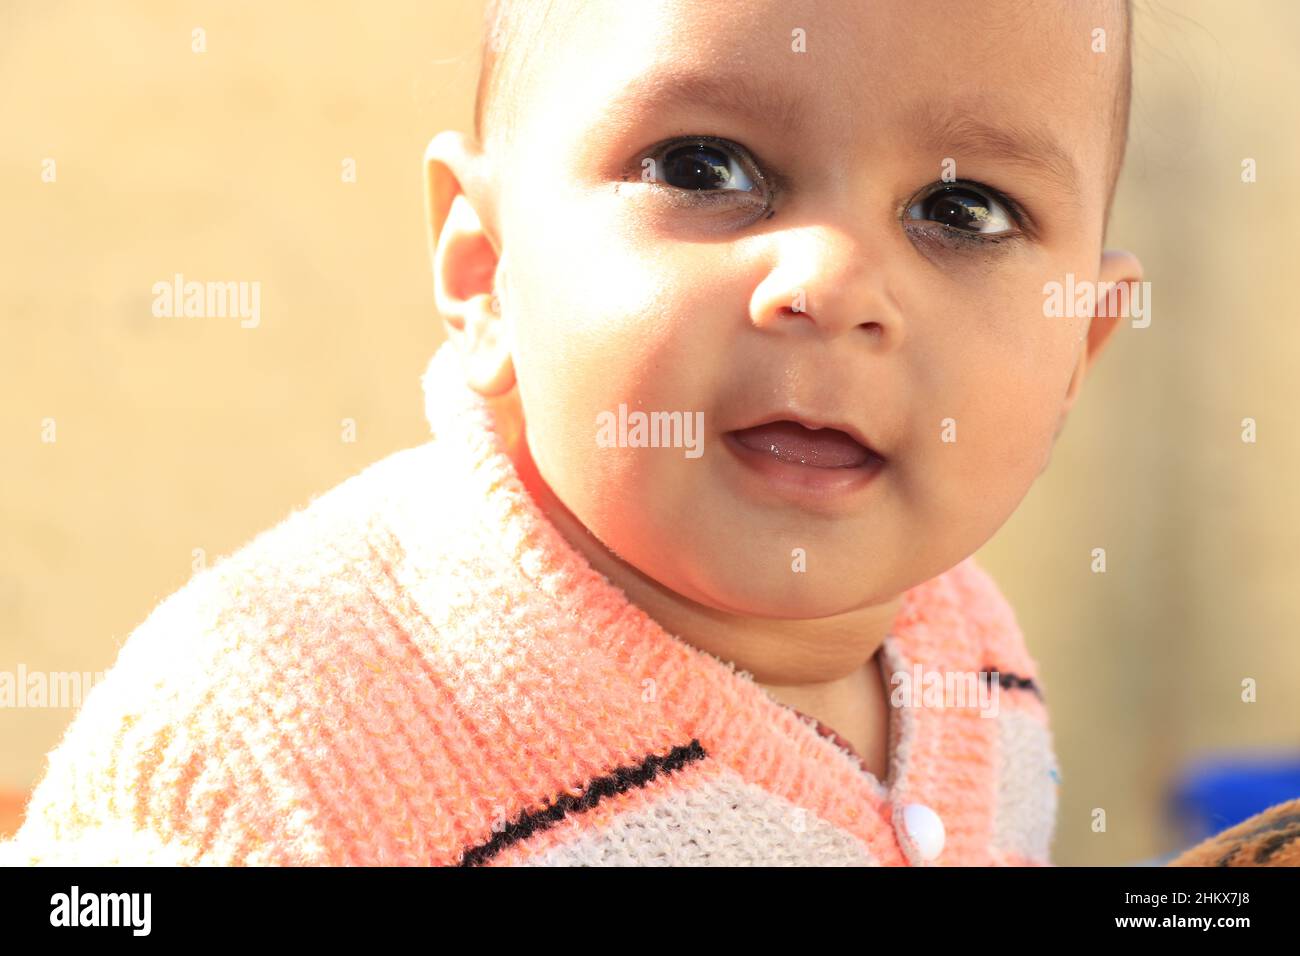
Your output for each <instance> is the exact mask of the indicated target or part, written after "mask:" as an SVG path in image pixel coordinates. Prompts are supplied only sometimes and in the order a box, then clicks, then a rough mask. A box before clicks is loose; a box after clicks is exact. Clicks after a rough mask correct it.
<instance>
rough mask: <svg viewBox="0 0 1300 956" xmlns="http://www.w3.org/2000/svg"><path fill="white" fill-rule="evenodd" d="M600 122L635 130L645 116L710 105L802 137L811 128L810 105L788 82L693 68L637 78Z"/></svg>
mask: <svg viewBox="0 0 1300 956" xmlns="http://www.w3.org/2000/svg"><path fill="white" fill-rule="evenodd" d="M613 104H614V105H613V106H612V108H611V109H610V111H609V113H608V114H607V116H606V117H605V118H604V119H603V120H602V127H604V126H605V125H606V121H607V122H608V124H609V125H610V126H612V127H613V128H615V129H622V128H625V127H628V126H632V125H633V124H635V122H636V117H637V116H638V115H640V114H642V113H647V112H671V111H673V110H677V109H684V108H688V107H690V108H695V109H698V108H700V107H701V106H707V107H709V108H710V109H712V110H714V111H715V112H719V113H728V114H735V115H739V116H743V117H745V118H747V119H750V120H753V121H755V122H760V121H761V122H764V123H772V124H775V125H777V126H778V127H780V128H781V129H783V130H787V131H788V132H790V133H791V134H793V135H795V136H798V135H799V134H800V132H801V131H802V130H804V129H805V127H806V124H807V113H808V109H809V107H808V104H807V103H805V102H804V101H803V99H802V98H801V97H800V96H799V95H798V94H797V93H796V92H795V91H794V89H793V88H792V87H791V86H790V85H789V84H782V83H773V82H770V81H768V80H766V79H763V78H759V77H751V76H748V75H745V74H739V75H736V76H722V75H720V74H718V73H714V72H710V71H707V70H700V69H695V68H690V67H681V68H671V69H662V70H656V71H653V72H650V73H645V74H643V75H641V76H638V77H636V78H635V79H633V80H632V81H631V82H629V83H628V84H627V85H626V86H625V87H624V88H623V89H622V91H621V92H620V93H619V94H618V95H617V96H615V97H614V98H613Z"/></svg>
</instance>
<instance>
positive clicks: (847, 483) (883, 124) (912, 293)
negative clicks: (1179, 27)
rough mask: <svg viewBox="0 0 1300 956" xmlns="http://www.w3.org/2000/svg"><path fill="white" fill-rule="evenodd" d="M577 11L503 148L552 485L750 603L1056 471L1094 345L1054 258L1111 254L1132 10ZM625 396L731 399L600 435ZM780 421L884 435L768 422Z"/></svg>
mask: <svg viewBox="0 0 1300 956" xmlns="http://www.w3.org/2000/svg"><path fill="white" fill-rule="evenodd" d="M558 16H560V17H561V18H562V19H561V21H560V22H559V23H557V24H554V25H552V26H551V27H549V28H548V29H547V31H546V40H545V45H544V46H543V47H540V48H537V49H535V50H533V51H532V53H531V65H529V66H528V67H527V68H526V79H525V84H526V86H521V87H520V88H518V89H516V90H514V91H511V92H509V93H507V94H506V95H508V96H511V97H513V98H515V99H516V100H517V102H516V104H515V108H517V109H518V110H519V114H518V118H517V120H516V122H517V126H516V128H515V132H514V135H513V138H512V139H511V140H510V141H509V146H508V148H507V149H506V150H504V152H503V153H502V155H499V156H498V157H496V159H495V163H496V165H495V167H494V168H495V169H496V172H495V176H496V177H497V179H496V183H497V188H498V190H499V193H498V196H499V224H500V240H501V244H502V258H501V261H500V265H499V267H498V270H497V276H496V279H497V282H498V284H499V290H500V293H501V300H502V306H503V312H502V321H503V323H504V328H505V331H506V336H505V338H506V341H507V342H508V345H509V349H510V353H511V356H512V359H513V363H514V372H515V377H516V381H517V383H518V389H519V392H518V399H519V402H520V403H521V406H522V410H523V415H524V421H525V428H526V435H527V441H528V447H529V449H530V452H531V455H532V457H533V460H534V461H535V463H536V465H537V468H538V471H539V472H540V474H541V475H542V477H543V478H545V480H546V482H547V483H548V484H549V485H550V487H551V489H552V490H553V491H554V492H555V494H556V496H558V498H559V499H560V500H561V501H562V502H563V503H564V504H565V505H566V506H567V508H568V509H569V511H571V512H572V513H573V514H574V515H576V516H577V518H579V519H580V520H581V521H582V522H583V524H585V525H586V527H587V528H588V529H590V530H591V532H592V533H593V534H594V535H595V536H596V537H598V538H599V539H600V540H601V541H602V542H603V543H604V544H605V545H606V546H607V547H608V548H609V549H610V550H612V551H613V552H614V553H616V554H617V555H618V556H619V557H621V558H622V559H623V560H624V561H626V562H628V563H629V564H631V565H632V566H634V567H635V568H637V569H638V570H639V571H640V572H641V573H642V574H644V575H645V576H647V577H649V578H651V579H653V580H655V581H657V582H659V583H660V584H661V585H663V586H664V587H666V588H670V589H671V590H673V591H675V592H677V593H678V594H680V595H682V596H685V597H687V598H690V599H692V600H694V601H697V602H700V603H703V604H705V605H708V606H710V607H713V608H717V609H720V610H724V611H731V612H737V613H744V614H749V615H759V616H768V617H778V618H813V617H824V616H828V615H832V614H837V613H841V612H845V611H849V610H852V609H855V608H859V607H865V606H867V605H870V604H873V603H879V602H883V601H886V600H889V599H890V598H892V597H893V596H895V595H897V594H898V593H900V592H901V591H902V590H904V589H906V588H908V587H911V586H913V585H915V584H917V583H919V582H921V581H924V580H927V579H929V578H931V577H933V576H934V575H936V574H938V573H941V572H942V571H944V570H946V569H947V568H949V567H951V566H953V565H954V564H956V563H957V562H959V561H960V560H962V559H963V558H964V557H966V556H967V555H969V554H971V553H973V552H974V551H975V550H976V549H978V548H979V547H980V546H981V545H982V544H983V543H984V542H985V541H986V540H988V538H990V537H991V536H992V534H993V533H994V532H995V531H996V530H997V529H998V528H999V527H1000V526H1001V525H1002V524H1003V523H1004V522H1005V521H1006V519H1007V518H1008V517H1009V516H1010V515H1011V513H1012V512H1013V511H1014V510H1015V508H1016V507H1017V505H1018V504H1019V503H1020V501H1021V500H1022V498H1023V497H1024V495H1025V494H1026V492H1027V491H1028V490H1029V488H1030V486H1031V485H1032V483H1033V481H1034V479H1035V478H1036V477H1037V476H1038V474H1039V473H1040V471H1041V470H1042V469H1043V467H1044V466H1045V464H1046V462H1047V460H1048V457H1049V454H1050V451H1051V447H1052V444H1053V439H1054V435H1055V432H1056V429H1057V427H1058V424H1059V422H1060V420H1061V416H1062V414H1063V410H1064V409H1065V408H1066V407H1067V402H1066V396H1067V390H1068V388H1069V386H1070V383H1071V378H1072V374H1073V373H1074V372H1075V370H1076V368H1077V367H1078V366H1079V364H1080V356H1081V350H1082V349H1085V347H1086V345H1087V342H1086V333H1087V331H1088V318H1087V317H1086V316H1074V315H1071V316H1066V317H1054V318H1047V317H1045V316H1044V285H1045V283H1048V282H1053V281H1055V282H1064V281H1065V277H1066V276H1067V274H1069V273H1073V274H1074V277H1075V280H1076V281H1078V282H1083V281H1093V280H1097V279H1098V278H1099V272H1098V269H1099V259H1100V255H1101V242H1102V238H1103V236H1102V233H1103V217H1104V207H1105V202H1106V194H1107V187H1108V173H1109V168H1110V167H1109V162H1110V156H1111V150H1112V149H1113V147H1114V136H1115V135H1116V134H1115V131H1114V130H1113V129H1112V128H1111V123H1112V120H1111V116H1112V109H1113V106H1114V101H1115V97H1116V90H1117V83H1118V79H1117V78H1118V74H1119V68H1120V62H1121V54H1122V44H1123V29H1122V28H1123V21H1122V19H1121V16H1120V12H1119V9H1118V5H1114V4H1109V3H1104V4H1090V3H1069V4H1056V3H1029V2H1023V0H1021V2H1002V0H944V2H942V3H938V2H934V3H928V2H914V0H906V2H896V3H855V2H844V3H812V4H799V5H796V6H792V5H791V4H789V3H787V2H783V0H744V2H738V0H731V2H728V3H722V4H712V3H700V2H698V0H656V2H638V3H623V2H595V3H592V2H588V3H582V4H575V3H561V4H559V8H558ZM1097 27H1104V28H1105V29H1106V31H1107V35H1108V39H1107V47H1108V49H1109V51H1110V52H1108V53H1098V52H1094V49H1093V47H1094V40H1095V37H1094V33H1093V31H1094V29H1095V28H1097ZM1047 143H1054V144H1055V145H1056V147H1057V148H1058V149H1059V154H1058V155H1052V154H1049V153H1044V152H1035V150H1039V149H1040V148H1041V146H1042V145H1043V144H1047ZM1013 147H1017V148H1021V149H1023V150H1024V151H1025V152H1024V154H1023V155H1013V153H1012V148H1013ZM646 160H650V161H651V163H650V164H649V165H647V164H646V162H645V161H646ZM945 174H947V175H946V177H945ZM946 180H951V181H946ZM936 194H938V195H936ZM945 224H946V225H945ZM1100 278H1104V277H1100ZM621 404H622V405H625V406H627V408H628V410H629V412H632V411H641V412H645V413H653V412H679V413H683V415H684V416H685V417H686V418H689V419H691V420H692V423H694V420H696V419H697V417H698V416H697V415H696V413H698V412H702V413H703V419H702V421H703V434H702V436H697V440H699V441H700V446H699V447H700V448H701V453H700V454H698V456H696V455H695V453H694V452H693V451H691V449H689V448H684V447H675V448H674V447H630V446H625V445H621V444H615V445H613V446H612V447H610V446H606V445H602V443H601V442H600V441H599V440H598V439H599V438H600V436H601V433H602V429H601V425H600V423H601V419H602V416H603V415H604V416H613V417H614V419H613V420H614V421H615V423H616V422H617V416H618V411H619V406H620V405H621ZM772 419H791V420H794V419H800V420H803V422H804V423H805V424H813V425H817V424H820V425H828V426H838V427H839V428H841V429H843V430H845V431H847V432H850V433H856V437H857V438H858V439H859V440H863V439H865V441H866V442H867V443H868V444H869V446H870V448H871V449H874V451H875V452H876V453H877V454H878V456H879V458H877V457H876V456H873V455H870V454H868V453H867V452H866V451H865V450H863V449H862V448H860V447H857V446H855V445H854V444H852V443H850V442H847V441H845V440H843V439H842V438H839V439H838V440H826V439H828V436H830V437H831V438H834V437H836V436H831V433H829V432H826V431H823V432H822V433H821V435H818V434H817V433H816V432H803V431H802V430H801V429H800V428H799V427H797V426H793V425H785V426H778V427H777V428H776V429H774V430H771V431H764V430H757V431H751V432H748V433H747V434H748V436H749V437H748V439H746V438H745V437H744V436H745V434H746V433H744V432H741V430H743V429H746V428H747V427H748V426H752V425H755V424H756V423H760V422H763V421H766V420H772ZM629 421H630V423H631V420H629ZM738 432H740V434H737V433H738ZM610 434H611V433H610V432H609V431H606V432H605V436H606V437H608V436H609V435H610ZM613 434H615V436H616V437H617V436H618V435H619V433H618V432H617V425H615V431H614V433H613ZM628 438H629V440H635V439H634V437H633V436H631V435H629V436H628ZM738 439H739V440H738ZM746 444H748V445H752V446H759V447H758V450H755V449H754V448H747V447H745V446H746ZM773 446H775V450H773ZM763 448H766V449H767V450H766V451H765V450H762V449H763ZM688 452H690V453H689V454H688ZM841 456H842V457H841ZM792 458H793V459H803V461H804V462H805V463H800V462H799V461H798V460H796V461H789V460H783V459H792ZM812 458H816V459H817V461H815V462H814V461H811V460H810V459H812ZM881 459H883V461H881ZM833 464H843V465H845V467H819V465H823V466H824V465H833ZM1086 480H1087V477H1086V476H1080V481H1086ZM796 549H801V551H796ZM800 554H802V555H803V556H804V558H803V561H804V566H805V567H806V570H805V571H802V572H800V571H797V570H795V568H797V567H799V555H800Z"/></svg>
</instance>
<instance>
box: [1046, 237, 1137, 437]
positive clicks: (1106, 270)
mask: <svg viewBox="0 0 1300 956" xmlns="http://www.w3.org/2000/svg"><path fill="white" fill-rule="evenodd" d="M1141 281H1142V263H1141V262H1139V261H1138V257H1137V256H1135V255H1133V253H1131V252H1126V251H1125V250H1123V249H1106V250H1104V251H1103V252H1102V254H1101V267H1100V269H1099V270H1098V275H1097V286H1098V293H1097V296H1096V299H1095V303H1096V305H1095V308H1094V314H1093V315H1092V316H1091V317H1089V319H1088V342H1087V346H1086V347H1085V348H1083V349H1081V350H1080V351H1079V361H1078V363H1077V364H1076V365H1075V368H1074V373H1073V374H1072V375H1071V376H1070V384H1069V387H1068V388H1067V389H1066V391H1065V405H1064V406H1063V407H1062V409H1061V424H1064V421H1065V416H1066V415H1067V414H1069V411H1070V409H1071V408H1072V407H1073V406H1074V403H1075V400H1076V399H1077V398H1078V397H1079V390H1080V389H1081V388H1082V387H1083V379H1084V375H1085V373H1086V372H1087V371H1088V369H1089V368H1090V367H1091V366H1093V365H1094V364H1096V362H1097V357H1098V356H1099V355H1100V354H1101V350H1102V348H1104V347H1105V345H1106V343H1107V342H1109V341H1110V337H1111V335H1112V334H1113V333H1114V331H1115V329H1116V328H1118V327H1119V323H1120V321H1121V320H1122V319H1123V318H1124V316H1123V315H1122V314H1121V313H1122V312H1124V311H1125V309H1124V307H1123V303H1124V302H1127V301H1128V290H1125V292H1124V293H1122V294H1121V293H1120V291H1119V287H1120V286H1127V285H1128V284H1129V283H1134V282H1141ZM1057 433H1058V434H1059V433H1060V427H1059V426H1058V428H1057Z"/></svg>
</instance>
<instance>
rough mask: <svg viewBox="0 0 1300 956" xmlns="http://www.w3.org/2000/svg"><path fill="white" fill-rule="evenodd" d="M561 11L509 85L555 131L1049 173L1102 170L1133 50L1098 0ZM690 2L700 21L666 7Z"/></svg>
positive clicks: (571, 7)
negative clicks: (692, 130)
mask: <svg viewBox="0 0 1300 956" xmlns="http://www.w3.org/2000/svg"><path fill="white" fill-rule="evenodd" d="M562 7H565V9H567V14H568V16H567V17H564V18H560V20H556V21H555V22H554V23H552V25H551V26H550V27H549V29H547V36H549V39H550V42H549V43H546V44H545V48H546V51H547V53H546V56H545V60H543V61H541V62H536V61H534V64H536V66H537V73H534V75H533V77H532V79H533V82H529V83H524V85H521V86H517V87H516V88H515V90H513V91H512V92H513V94H515V95H516V98H517V105H519V108H520V109H521V111H524V112H525V113H528V112H532V113H536V114H538V116H545V117H546V121H547V122H550V124H560V125H564V126H568V127H575V131H577V133H580V134H581V133H584V131H586V130H590V131H591V133H597V131H598V133H602V134H604V135H608V134H611V133H617V131H621V130H627V129H628V127H632V126H634V125H637V124H646V122H653V121H659V122H663V121H669V122H671V121H672V120H675V118H677V117H681V121H682V122H685V121H688V120H705V118H708V117H711V116H733V117H736V118H737V120H741V121H744V122H746V124H749V125H754V124H755V122H764V124H767V125H768V126H772V127H776V129H779V130H783V131H784V133H785V134H787V135H788V137H789V138H794V139H800V138H805V139H814V138H816V137H818V135H822V138H826V134H827V133H828V131H829V133H833V134H836V137H837V138H840V139H844V140H859V142H866V140H867V139H870V138H871V134H872V130H874V129H875V130H880V131H881V133H889V134H891V135H897V134H898V133H909V134H914V135H915V137H917V138H922V139H928V140H931V144H933V146H935V147H936V148H941V147H943V146H944V143H945V142H946V143H949V144H950V148H953V150H956V148H957V147H963V146H966V147H979V148H991V147H996V148H1000V150H1004V151H1005V152H1006V153H1008V155H1009V156H1013V157H1014V159H1017V160H1021V159H1036V160H1041V161H1044V163H1047V164H1048V166H1049V169H1050V172H1053V173H1065V172H1069V170H1070V168H1071V166H1078V168H1079V169H1080V170H1086V169H1087V166H1088V165H1089V164H1093V165H1096V164H1100V163H1101V160H1102V157H1104V155H1105V151H1104V150H1102V151H1092V150H1089V148H1088V146H1089V144H1091V143H1093V142H1095V140H1096V138H1097V133H1099V130H1105V131H1108V133H1109V129H1106V127H1108V126H1109V124H1108V120H1109V118H1110V113H1112V112H1113V103H1114V100H1115V98H1117V94H1118V87H1119V82H1118V81H1119V73H1121V70H1119V66H1121V64H1119V60H1121V59H1122V57H1123V55H1125V47H1126V43H1125V42H1123V27H1125V23H1123V21H1122V20H1118V21H1117V20H1114V18H1112V22H1110V29H1109V30H1108V26H1106V25H1105V23H1099V21H1097V18H1096V17H1093V16H1088V13H1087V8H1088V4H1080V5H1078V8H1076V9H1062V5H1057V4H1030V5H1026V4H1023V3H1014V4H1011V5H1010V7H1011V8H1014V9H1015V10H1018V12H1019V16H1018V20H1017V22H1015V23H1014V29H1013V25H1011V23H1010V22H1002V21H1004V20H1005V14H1004V17H1002V18H1000V17H998V16H995V14H996V12H997V10H998V8H1008V4H1005V3H1000V1H998V0H979V3H976V4H971V3H962V1H961V0H953V1H952V3H949V4H945V10H946V13H945V17H944V18H943V21H941V23H936V22H935V18H933V17H932V16H931V14H924V13H923V12H920V10H919V9H918V7H917V5H915V4H913V3H900V4H870V5H868V4H862V5H855V4H842V5H840V4H837V5H829V4H822V5H818V4H813V5H809V8H802V7H801V8H798V9H794V10H792V9H790V8H789V7H788V5H787V4H780V3H767V1H766V0H761V1H758V3H741V4H725V7H727V12H725V13H723V12H720V10H718V9H716V5H712V4H685V3H684V0H666V1H664V3H658V4H655V3H651V4H650V5H649V7H645V5H642V4H640V3H638V4H621V3H606V1H604V0H597V1H595V4H594V7H595V8H597V9H598V10H599V14H598V16H582V17H575V16H573V14H575V12H576V10H578V9H588V8H589V4H577V3H576V0H562ZM1063 7H1066V8H1070V7H1071V5H1069V4H1067V5H1063ZM1105 7H1106V5H1101V7H1100V8H1099V9H1104V8H1105ZM684 9H689V10H692V12H693V16H689V17H688V16H667V14H668V13H672V12H677V13H681V12H682V10H684ZM637 10H640V13H637ZM737 10H741V12H746V10H748V13H749V16H737V13H736V12H737ZM963 13H965V14H966V16H965V20H963V16H962V14H963ZM660 14H663V16H660ZM560 27H565V31H564V33H563V34H560V33H555V31H558V30H560ZM1117 29H1118V31H1117ZM560 38H562V39H563V43H559V44H556V43H555V40H556V39H560ZM575 47H576V48H578V49H581V51H582V57H581V59H578V57H575V56H573V52H572V51H573V49H575ZM565 51H568V52H567V55H565ZM1061 140H1066V142H1061Z"/></svg>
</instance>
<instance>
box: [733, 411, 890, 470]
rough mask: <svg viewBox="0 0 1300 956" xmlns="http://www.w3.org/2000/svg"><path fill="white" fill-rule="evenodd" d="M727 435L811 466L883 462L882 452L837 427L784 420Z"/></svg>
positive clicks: (782, 457)
mask: <svg viewBox="0 0 1300 956" xmlns="http://www.w3.org/2000/svg"><path fill="white" fill-rule="evenodd" d="M728 434H729V435H730V437H731V438H732V439H734V440H735V441H736V442H737V443H738V444H740V445H743V446H744V447H746V448H748V449H750V450H752V451H756V452H760V453H765V454H768V455H771V456H772V457H773V458H776V459H779V460H780V461H786V462H791V463H793V464H797V465H808V466H810V467H812V468H862V467H865V466H870V465H875V464H880V463H882V462H883V459H882V458H881V456H880V455H878V454H877V453H876V452H874V451H873V450H872V449H870V448H868V447H866V446H865V445H863V444H862V443H861V442H859V441H858V440H857V439H855V438H854V437H853V436H852V435H849V434H848V433H847V432H842V431H840V430H839V429H838V428H830V427H825V428H809V427H807V426H805V425H801V424H800V423H799V422H795V421H790V420H788V419H782V420H779V421H773V422H765V423H764V424H761V425H754V426H753V427H751V428H743V429H739V430H737V431H733V432H728Z"/></svg>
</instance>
